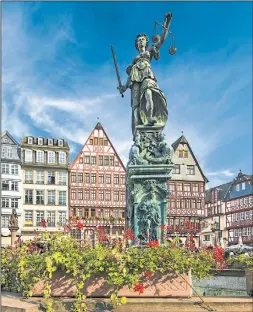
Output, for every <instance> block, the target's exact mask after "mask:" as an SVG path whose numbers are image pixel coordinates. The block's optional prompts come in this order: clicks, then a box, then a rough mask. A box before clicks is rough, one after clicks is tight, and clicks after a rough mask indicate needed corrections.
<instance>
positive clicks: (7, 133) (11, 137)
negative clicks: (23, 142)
mask: <svg viewBox="0 0 253 312" xmlns="http://www.w3.org/2000/svg"><path fill="white" fill-rule="evenodd" d="M5 135H7V136H8V137H9V139H10V140H11V141H12V142H13V143H14V144H15V145H18V146H19V145H20V144H19V143H18V142H17V141H16V140H15V139H14V138H13V136H12V135H11V134H10V133H9V132H8V131H7V130H5V131H4V132H2V134H1V139H2V138H3V137H4V136H5ZM1 143H3V142H1Z"/></svg>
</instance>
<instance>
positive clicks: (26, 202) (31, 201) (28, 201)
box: [25, 199, 33, 205]
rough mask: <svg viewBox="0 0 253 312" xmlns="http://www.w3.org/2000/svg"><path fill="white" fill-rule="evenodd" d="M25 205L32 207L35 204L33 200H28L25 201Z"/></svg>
mask: <svg viewBox="0 0 253 312" xmlns="http://www.w3.org/2000/svg"><path fill="white" fill-rule="evenodd" d="M25 204H28V205H32V204H33V200H32V199H26V200H25Z"/></svg>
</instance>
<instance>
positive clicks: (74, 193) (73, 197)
mask: <svg viewBox="0 0 253 312" xmlns="http://www.w3.org/2000/svg"><path fill="white" fill-rule="evenodd" d="M71 199H76V190H75V189H71Z"/></svg>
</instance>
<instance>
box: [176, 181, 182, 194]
mask: <svg viewBox="0 0 253 312" xmlns="http://www.w3.org/2000/svg"><path fill="white" fill-rule="evenodd" d="M176 186H177V191H178V192H182V191H183V185H182V183H177V185H176Z"/></svg>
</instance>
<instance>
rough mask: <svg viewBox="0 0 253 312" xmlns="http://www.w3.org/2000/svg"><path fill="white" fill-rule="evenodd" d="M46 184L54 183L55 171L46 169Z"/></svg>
mask: <svg viewBox="0 0 253 312" xmlns="http://www.w3.org/2000/svg"><path fill="white" fill-rule="evenodd" d="M47 183H48V184H55V172H54V171H48V180H47Z"/></svg>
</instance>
